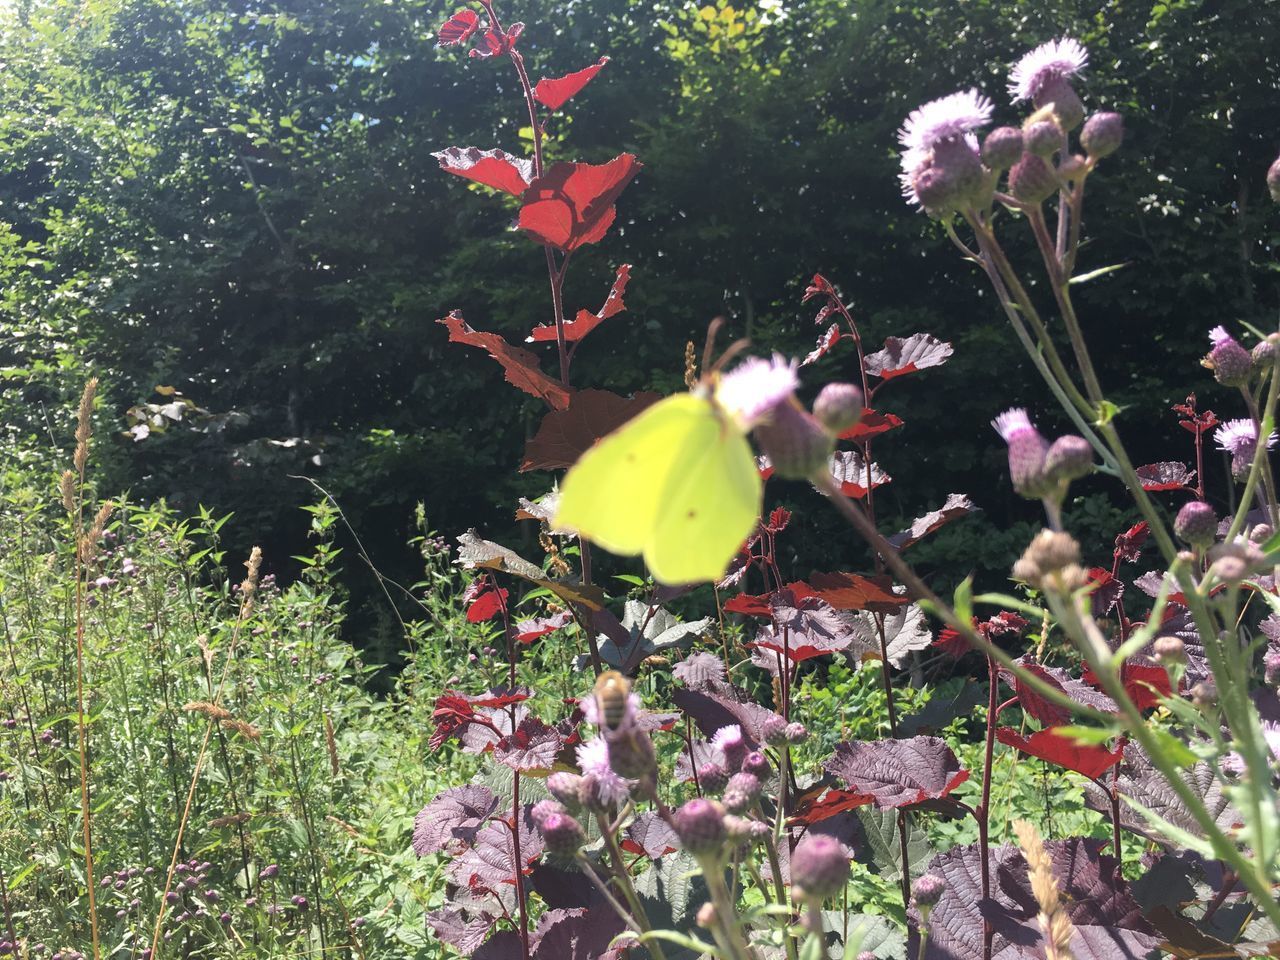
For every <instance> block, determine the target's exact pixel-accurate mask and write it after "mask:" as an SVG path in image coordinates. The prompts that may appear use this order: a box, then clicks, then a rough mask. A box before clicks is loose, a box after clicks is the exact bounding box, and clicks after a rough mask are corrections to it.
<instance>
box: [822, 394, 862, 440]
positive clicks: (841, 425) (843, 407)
mask: <svg viewBox="0 0 1280 960" xmlns="http://www.w3.org/2000/svg"><path fill="white" fill-rule="evenodd" d="M813 415H814V416H815V417H817V419H818V422H819V423H820V424H822V425H823V426H824V427H826V428H827V430H829V431H830V432H831V433H832V434H834V435H836V436H839V435H840V434H841V433H844V431H846V430H848V429H849V428H850V427H852V426H853V425H854V424H855V423H857V422H858V421H859V420H860V419H861V418H862V391H861V390H860V389H859V388H858V387H855V386H854V385H853V384H852V383H828V384H827V385H826V386H825V387H823V388H822V391H821V392H820V393H819V394H818V398H817V399H816V400H814V401H813Z"/></svg>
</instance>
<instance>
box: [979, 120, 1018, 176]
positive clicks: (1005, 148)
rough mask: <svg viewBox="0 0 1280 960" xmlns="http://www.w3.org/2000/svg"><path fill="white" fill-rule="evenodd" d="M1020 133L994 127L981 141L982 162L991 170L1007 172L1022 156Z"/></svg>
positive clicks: (1007, 128)
mask: <svg viewBox="0 0 1280 960" xmlns="http://www.w3.org/2000/svg"><path fill="white" fill-rule="evenodd" d="M1022 151H1023V144H1022V131H1021V130H1019V129H1018V128H1017V127H996V128H995V129H994V130H992V131H991V132H990V133H989V134H987V137H986V139H985V140H983V141H982V162H983V163H985V164H986V165H987V166H988V167H989V168H991V169H992V170H1008V169H1009V168H1010V167H1012V166H1013V165H1014V164H1015V163H1017V162H1018V158H1019V157H1020V156H1022Z"/></svg>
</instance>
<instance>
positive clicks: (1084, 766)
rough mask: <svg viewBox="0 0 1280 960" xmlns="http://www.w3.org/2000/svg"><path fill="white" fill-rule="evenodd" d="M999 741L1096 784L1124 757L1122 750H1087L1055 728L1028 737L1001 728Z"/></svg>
mask: <svg viewBox="0 0 1280 960" xmlns="http://www.w3.org/2000/svg"><path fill="white" fill-rule="evenodd" d="M996 739H997V740H999V741H1000V742H1001V743H1003V744H1004V745H1005V746H1009V747H1013V748H1014V749H1015V750H1020V751H1021V752H1023V753H1026V754H1029V755H1031V756H1033V757H1037V758H1038V759H1040V760H1045V761H1047V762H1049V763H1052V764H1054V765H1056V766H1059V767H1065V768H1066V769H1068V770H1074V771H1075V772H1076V773H1082V774H1084V775H1085V776H1086V777H1089V778H1090V779H1092V780H1097V779H1098V778H1099V777H1101V776H1102V775H1103V774H1104V773H1106V772H1107V771H1108V770H1110V769H1111V768H1112V767H1114V766H1115V765H1116V764H1117V763H1119V762H1120V758H1121V757H1123V756H1124V748H1123V746H1121V747H1118V748H1116V750H1114V751H1111V750H1108V749H1107V748H1106V747H1102V746H1084V745H1082V744H1079V743H1077V742H1076V741H1075V740H1073V739H1071V738H1070V737H1064V736H1063V735H1062V734H1060V733H1057V732H1056V730H1055V729H1054V728H1053V727H1049V728H1047V729H1045V730H1037V731H1036V732H1035V733H1033V734H1031V736H1029V737H1024V736H1022V735H1021V734H1019V733H1018V731H1017V730H1014V729H1013V728H1012V727H1000V728H998V729H997V730H996Z"/></svg>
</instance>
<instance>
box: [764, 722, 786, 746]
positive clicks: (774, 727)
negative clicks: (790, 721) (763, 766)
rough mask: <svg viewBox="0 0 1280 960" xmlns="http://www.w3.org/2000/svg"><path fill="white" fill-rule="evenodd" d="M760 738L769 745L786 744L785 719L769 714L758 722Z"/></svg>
mask: <svg viewBox="0 0 1280 960" xmlns="http://www.w3.org/2000/svg"><path fill="white" fill-rule="evenodd" d="M760 738H761V739H762V740H764V742H765V743H767V744H768V745H769V746H771V747H785V746H786V745H787V721H785V720H783V719H782V718H781V717H780V716H778V715H777V714H770V715H769V716H767V717H765V718H764V722H762V723H761V724H760Z"/></svg>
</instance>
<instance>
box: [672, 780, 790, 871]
mask: <svg viewBox="0 0 1280 960" xmlns="http://www.w3.org/2000/svg"><path fill="white" fill-rule="evenodd" d="M675 828H676V835H677V836H679V837H680V843H681V845H682V846H683V847H684V848H685V849H686V850H688V851H689V852H690V853H691V854H693V855H694V856H695V857H705V856H709V855H714V854H716V853H719V852H720V850H721V849H722V848H723V847H724V841H725V836H726V832H727V831H726V829H725V825H724V807H722V806H720V804H718V803H716V802H715V801H714V800H704V799H702V798H699V799H697V800H690V801H688V802H687V803H685V804H684V805H683V806H681V807H680V809H678V810H677V811H676V814H675ZM793 869H794V868H793Z"/></svg>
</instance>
